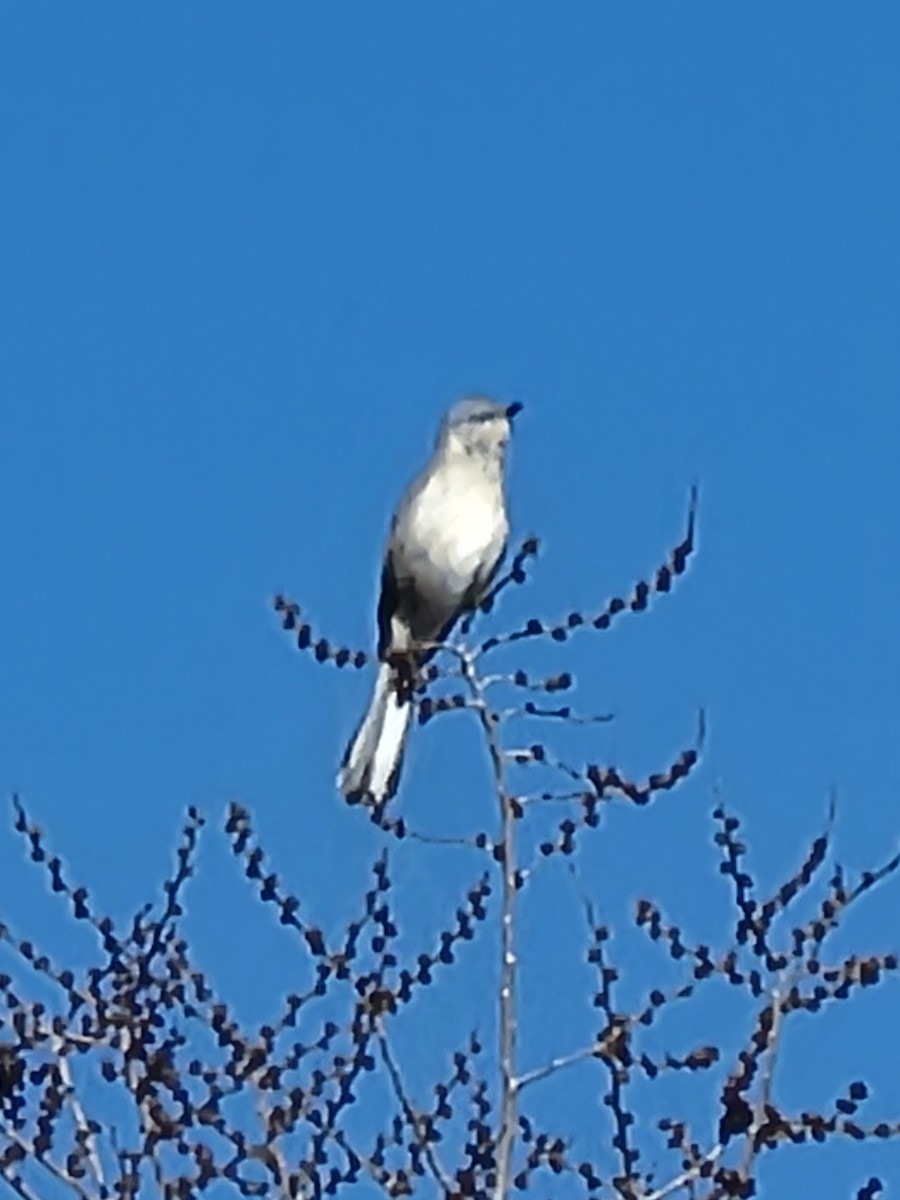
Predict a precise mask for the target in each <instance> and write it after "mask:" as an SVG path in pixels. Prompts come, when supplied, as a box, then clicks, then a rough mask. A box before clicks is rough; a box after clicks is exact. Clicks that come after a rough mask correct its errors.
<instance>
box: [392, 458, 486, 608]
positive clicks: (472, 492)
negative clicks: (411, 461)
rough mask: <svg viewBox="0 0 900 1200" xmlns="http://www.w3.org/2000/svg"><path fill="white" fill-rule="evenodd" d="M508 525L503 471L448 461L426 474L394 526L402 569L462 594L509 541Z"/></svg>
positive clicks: (424, 585)
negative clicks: (504, 499) (396, 525)
mask: <svg viewBox="0 0 900 1200" xmlns="http://www.w3.org/2000/svg"><path fill="white" fill-rule="evenodd" d="M507 533H508V526H507V521H506V514H505V511H504V504H503V492H502V481H501V478H500V473H499V471H491V470H485V467H484V465H483V464H482V463H481V462H480V461H478V460H475V461H457V462H452V463H446V464H444V465H443V467H442V468H441V469H440V470H438V471H435V472H434V473H433V474H431V475H430V477H428V479H427V481H426V482H425V484H424V486H423V487H422V488H421V490H420V491H418V493H417V495H416V496H415V497H414V498H413V500H412V503H411V504H410V505H409V507H408V508H407V510H406V512H405V514H404V517H403V520H402V522H401V524H400V525H398V528H397V530H396V534H395V544H399V546H400V547H402V552H401V553H402V558H403V564H402V566H403V569H404V570H406V571H408V572H409V573H410V574H411V575H412V576H413V577H414V578H415V579H416V580H417V582H418V583H419V586H420V587H422V588H423V589H424V590H428V591H430V590H431V587H430V586H429V585H430V583H431V580H434V584H435V585H436V586H438V587H439V588H440V590H441V591H444V590H447V591H452V592H454V593H455V594H456V595H457V596H460V597H461V596H462V595H464V593H465V592H466V591H468V589H469V588H470V587H471V585H472V581H473V579H474V578H475V577H476V576H480V577H481V578H484V577H485V576H486V575H487V574H488V572H489V571H490V568H491V567H492V566H493V564H494V562H495V561H496V560H497V558H498V557H499V555H500V553H501V551H502V549H503V546H504V544H505V542H506V537H507Z"/></svg>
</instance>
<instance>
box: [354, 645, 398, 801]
mask: <svg viewBox="0 0 900 1200" xmlns="http://www.w3.org/2000/svg"><path fill="white" fill-rule="evenodd" d="M411 711H412V709H411V705H410V702H409V700H403V701H400V702H398V699H397V690H396V687H395V685H394V672H393V670H392V669H391V667H390V665H389V664H388V663H380V664H379V667H378V675H377V677H376V679H375V687H374V689H373V691H372V698H371V700H370V701H369V707H368V708H367V709H366V714H365V716H364V717H363V719H362V721H361V722H360V724H359V728H358V729H357V731H356V733H355V734H354V735H353V737H352V738H351V739H350V744H349V746H348V747H347V752H346V754H345V755H344V761H343V763H342V764H341V769H340V771H339V772H338V780H337V782H338V787H339V788H340V789H341V791H342V792H343V793H344V795H345V796H349V797H358V796H370V797H371V798H372V799H373V800H375V801H381V800H386V799H387V798H388V797H389V796H393V794H394V792H395V791H396V790H397V781H398V779H399V775H400V765H401V763H402V760H403V744H404V742H405V740H406V730H407V728H408V727H409V718H410V714H411Z"/></svg>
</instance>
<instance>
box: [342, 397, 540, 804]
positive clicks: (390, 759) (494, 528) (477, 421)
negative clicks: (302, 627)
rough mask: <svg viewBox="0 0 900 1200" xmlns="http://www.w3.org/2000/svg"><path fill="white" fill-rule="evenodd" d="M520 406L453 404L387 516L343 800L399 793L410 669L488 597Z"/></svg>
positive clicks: (479, 400) (476, 401)
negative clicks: (369, 666)
mask: <svg viewBox="0 0 900 1200" xmlns="http://www.w3.org/2000/svg"><path fill="white" fill-rule="evenodd" d="M521 408H522V405H521V403H520V402H518V401H516V402H515V403H512V404H501V403H499V402H497V401H495V400H491V399H488V398H487V397H485V396H480V395H478V396H465V397H464V398H463V399H461V400H457V401H456V402H455V403H454V404H453V405H452V406H451V407H450V408H449V409H448V411H447V413H446V414H445V416H444V418H443V420H442V421H441V424H440V427H439V429H438V433H437V438H436V439H435V443H434V449H433V451H432V454H431V458H430V459H429V460H428V462H427V464H426V465H425V467H424V469H423V470H422V471H421V472H420V473H419V475H417V476H416V478H415V479H414V480H413V481H412V483H410V484H409V486H408V487H407V489H406V491H405V492H404V493H403V495H402V497H401V499H400V501H399V503H398V505H397V507H396V509H395V511H394V515H393V518H392V520H391V525H390V530H389V533H388V536H387V541H386V545H385V550H384V562H383V567H382V572H381V593H380V598H379V602H378V611H377V628H378V671H377V674H376V677H375V685H374V688H373V690H372V695H371V698H370V700H369V704H368V707H367V708H366V711H365V713H364V715H363V717H362V720H361V721H360V723H359V725H358V726H357V728H356V731H355V733H354V734H353V736H352V737H351V738H350V741H349V743H348V745H347V749H346V751H345V753H344V757H343V759H342V761H341V766H340V770H339V771H338V776H337V785H338V787H339V789H340V791H341V792H342V793H343V795H344V796H345V798H346V799H347V800H349V801H353V802H360V801H364V802H366V803H369V804H374V805H381V804H383V803H384V802H385V801H387V800H389V799H390V798H391V797H392V796H393V795H394V794H395V793H396V791H397V786H398V783H399V778H400V770H401V767H402V763H403V751H404V745H405V742H406V736H407V731H408V729H409V721H410V716H411V714H412V695H413V691H414V690H415V687H416V673H417V669H418V668H419V667H420V666H422V664H424V663H425V662H427V660H428V659H429V658H430V657H431V656H432V655H433V654H434V653H435V651H436V649H437V647H438V646H439V645H440V644H441V643H442V642H444V641H445V639H446V638H447V637H448V635H449V634H450V632H451V630H452V629H453V626H454V625H455V624H456V621H457V620H458V619H459V617H460V616H461V615H463V614H464V613H467V612H471V611H472V610H473V609H475V608H477V607H478V606H479V604H481V603H483V601H484V600H485V598H486V597H487V595H488V593H489V591H490V587H491V584H492V582H493V580H494V578H495V576H496V574H497V571H498V569H499V567H500V564H501V562H502V560H503V556H504V554H505V552H506V545H507V541H508V538H509V518H508V515H507V507H506V494H505V483H506V479H505V476H506V450H507V445H508V443H509V439H510V434H511V430H512V422H513V418H514V417H515V416H516V415H517V414H518V412H519V411H520V410H521Z"/></svg>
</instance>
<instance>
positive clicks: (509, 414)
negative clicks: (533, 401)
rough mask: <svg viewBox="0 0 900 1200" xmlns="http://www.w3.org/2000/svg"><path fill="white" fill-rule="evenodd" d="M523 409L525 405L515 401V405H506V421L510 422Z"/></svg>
mask: <svg viewBox="0 0 900 1200" xmlns="http://www.w3.org/2000/svg"><path fill="white" fill-rule="evenodd" d="M524 407H525V405H524V404H522V402H521V401H520V400H516V401H515V403H513V404H510V405H508V406H507V409H506V419H507V421H511V420H512V419H513V417H515V416H517V415H518V414H519V413H520V412H521V411H522V409H523V408H524Z"/></svg>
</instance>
